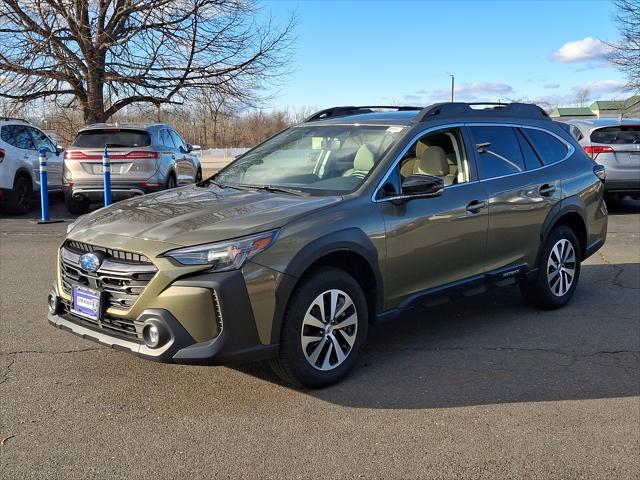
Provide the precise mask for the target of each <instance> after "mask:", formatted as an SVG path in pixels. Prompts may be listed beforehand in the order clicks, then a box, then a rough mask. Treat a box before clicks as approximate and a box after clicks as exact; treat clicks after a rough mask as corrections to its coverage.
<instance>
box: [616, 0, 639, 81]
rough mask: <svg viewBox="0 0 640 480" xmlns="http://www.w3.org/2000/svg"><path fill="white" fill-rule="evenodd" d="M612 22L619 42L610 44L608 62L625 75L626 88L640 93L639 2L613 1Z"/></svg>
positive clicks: (635, 0)
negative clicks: (615, 26)
mask: <svg viewBox="0 0 640 480" xmlns="http://www.w3.org/2000/svg"><path fill="white" fill-rule="evenodd" d="M614 4H615V7H616V13H615V14H614V17H613V21H614V22H615V23H616V25H617V27H618V33H619V34H620V40H619V41H618V42H617V43H610V44H609V47H610V48H611V52H610V54H609V60H610V61H611V62H612V63H613V64H614V65H617V66H618V67H619V68H620V70H622V72H623V73H624V74H625V76H626V77H627V81H628V87H629V88H630V89H631V90H635V91H636V92H637V91H640V0H616V1H614Z"/></svg>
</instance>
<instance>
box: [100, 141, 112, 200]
mask: <svg viewBox="0 0 640 480" xmlns="http://www.w3.org/2000/svg"><path fill="white" fill-rule="evenodd" d="M102 175H103V177H104V206H105V207H108V206H109V205H111V161H110V160H109V151H108V150H107V146H106V145H105V147H104V153H103V154H102Z"/></svg>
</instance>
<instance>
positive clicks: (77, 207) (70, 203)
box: [64, 194, 91, 215]
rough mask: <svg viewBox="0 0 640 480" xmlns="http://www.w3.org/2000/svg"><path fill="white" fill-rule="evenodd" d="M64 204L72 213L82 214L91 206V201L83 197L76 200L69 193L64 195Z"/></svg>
mask: <svg viewBox="0 0 640 480" xmlns="http://www.w3.org/2000/svg"><path fill="white" fill-rule="evenodd" d="M64 204H65V206H66V207H67V210H68V211H69V213H71V214H73V215H84V214H85V213H87V212H88V211H89V208H90V207H91V202H90V201H89V200H87V199H85V198H83V199H82V200H77V199H75V198H73V197H72V196H71V195H70V194H69V195H65V196H64Z"/></svg>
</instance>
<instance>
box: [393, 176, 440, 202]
mask: <svg viewBox="0 0 640 480" xmlns="http://www.w3.org/2000/svg"><path fill="white" fill-rule="evenodd" d="M443 189H444V180H442V178H440V177H434V176H432V175H415V174H414V175H409V176H408V177H406V178H405V179H404V181H403V182H402V195H406V196H410V197H437V196H439V195H441V194H442V190H443Z"/></svg>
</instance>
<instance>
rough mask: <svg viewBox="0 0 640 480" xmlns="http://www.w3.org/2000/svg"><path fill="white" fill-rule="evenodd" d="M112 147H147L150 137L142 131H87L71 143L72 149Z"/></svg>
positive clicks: (149, 143)
mask: <svg viewBox="0 0 640 480" xmlns="http://www.w3.org/2000/svg"><path fill="white" fill-rule="evenodd" d="M105 145H109V146H112V147H148V146H149V145H151V137H150V136H149V134H148V133H147V132H145V131H143V130H111V129H109V130H87V131H84V132H80V133H79V134H78V136H77V137H76V139H75V140H74V141H73V146H74V147H81V148H104V147H105Z"/></svg>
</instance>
